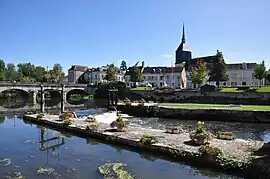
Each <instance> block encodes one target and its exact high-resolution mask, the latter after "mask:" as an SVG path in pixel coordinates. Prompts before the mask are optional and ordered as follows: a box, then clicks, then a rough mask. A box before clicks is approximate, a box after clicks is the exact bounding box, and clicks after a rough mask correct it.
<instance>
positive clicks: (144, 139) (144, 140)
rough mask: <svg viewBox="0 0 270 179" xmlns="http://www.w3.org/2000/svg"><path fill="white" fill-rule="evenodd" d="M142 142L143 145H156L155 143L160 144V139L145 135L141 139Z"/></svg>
mask: <svg viewBox="0 0 270 179" xmlns="http://www.w3.org/2000/svg"><path fill="white" fill-rule="evenodd" d="M140 142H142V143H143V144H147V145H149V144H154V143H157V142H158V139H157V137H155V136H151V135H146V134H145V135H143V136H142V137H141V139H140Z"/></svg>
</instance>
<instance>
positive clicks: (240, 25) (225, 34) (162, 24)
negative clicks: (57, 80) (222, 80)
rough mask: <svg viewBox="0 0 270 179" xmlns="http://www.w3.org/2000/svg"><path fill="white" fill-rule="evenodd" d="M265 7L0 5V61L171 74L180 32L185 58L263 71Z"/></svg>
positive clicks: (182, 0)
mask: <svg viewBox="0 0 270 179" xmlns="http://www.w3.org/2000/svg"><path fill="white" fill-rule="evenodd" d="M269 17H270V1H269V0H237V1H235V0H192V1H190V0H0V59H3V60H4V61H5V62H6V63H15V64H18V63H27V62H30V63H33V64H35V65H42V66H44V67H46V66H48V67H49V68H51V67H52V66H53V64H55V63H60V64H61V65H62V66H63V68H64V70H65V71H67V70H68V68H70V66H71V65H86V66H89V67H98V66H102V65H107V64H111V63H115V65H117V66H118V65H120V62H121V60H126V61H127V64H128V65H130V66H131V65H134V64H135V63H136V62H137V61H145V63H146V64H147V65H148V66H165V65H166V66H171V65H172V63H174V62H175V50H176V48H177V47H178V45H179V44H180V42H181V36H182V25H183V23H184V24H185V31H186V43H187V44H188V46H189V48H190V49H191V50H192V56H193V57H200V56H207V55H214V54H216V51H217V49H218V50H219V51H221V52H223V54H224V58H225V61H226V63H241V62H257V63H259V62H261V61H262V60H265V62H266V65H267V67H268V68H269V67H270V58H269V56H270V45H269V43H267V42H270V19H269Z"/></svg>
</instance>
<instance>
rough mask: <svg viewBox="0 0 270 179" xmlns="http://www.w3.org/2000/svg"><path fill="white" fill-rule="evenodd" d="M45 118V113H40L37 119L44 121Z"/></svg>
mask: <svg viewBox="0 0 270 179" xmlns="http://www.w3.org/2000/svg"><path fill="white" fill-rule="evenodd" d="M44 117H45V114H44V113H40V114H38V115H37V119H43V118H44Z"/></svg>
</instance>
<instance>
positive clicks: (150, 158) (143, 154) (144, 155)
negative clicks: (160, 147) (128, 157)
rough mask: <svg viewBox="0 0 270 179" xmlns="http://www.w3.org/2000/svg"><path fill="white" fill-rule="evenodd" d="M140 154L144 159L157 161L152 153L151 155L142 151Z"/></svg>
mask: <svg viewBox="0 0 270 179" xmlns="http://www.w3.org/2000/svg"><path fill="white" fill-rule="evenodd" d="M140 156H141V158H142V159H145V160H147V161H155V160H157V158H156V157H154V156H152V155H149V154H146V153H143V152H142V153H140Z"/></svg>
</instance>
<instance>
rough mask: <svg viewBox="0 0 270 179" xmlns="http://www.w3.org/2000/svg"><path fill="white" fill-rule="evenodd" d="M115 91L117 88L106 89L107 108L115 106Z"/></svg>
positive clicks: (110, 108)
mask: <svg viewBox="0 0 270 179" xmlns="http://www.w3.org/2000/svg"><path fill="white" fill-rule="evenodd" d="M117 92H118V90H117V89H109V90H108V110H112V109H115V108H116V107H117Z"/></svg>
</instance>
